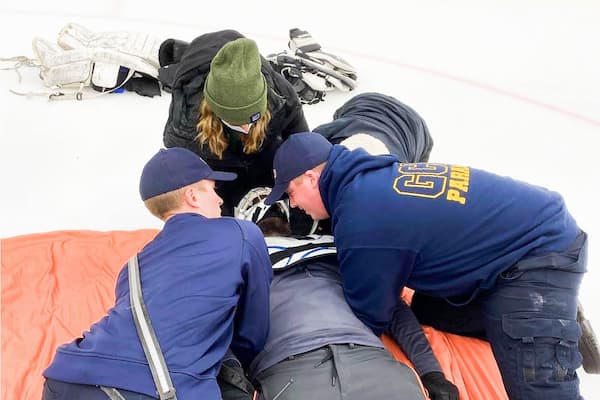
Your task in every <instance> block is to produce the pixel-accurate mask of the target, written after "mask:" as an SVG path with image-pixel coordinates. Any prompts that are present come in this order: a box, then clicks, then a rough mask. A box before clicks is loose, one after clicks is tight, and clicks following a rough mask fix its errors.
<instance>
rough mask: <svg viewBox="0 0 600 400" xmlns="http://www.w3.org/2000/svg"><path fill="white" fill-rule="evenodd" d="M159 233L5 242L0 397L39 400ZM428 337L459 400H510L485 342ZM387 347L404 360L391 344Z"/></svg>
mask: <svg viewBox="0 0 600 400" xmlns="http://www.w3.org/2000/svg"><path fill="white" fill-rule="evenodd" d="M154 235H156V231H155V230H138V231H113V232H95V231H60V232H50V233H42V234H34V235H26V236H18V237H14V238H8V239H3V240H2V242H1V243H0V261H1V264H2V273H1V276H0V280H1V286H2V297H1V303H0V306H1V310H2V320H1V324H0V329H1V337H2V343H1V344H2V348H1V356H2V357H1V358H2V360H1V365H2V369H1V371H0V374H1V382H0V385H1V388H2V393H1V396H0V398H2V399H20V400H34V399H35V400H38V399H40V398H41V393H42V385H43V378H42V375H41V373H42V371H43V370H44V369H45V368H46V366H47V365H48V364H49V363H50V362H51V360H52V357H53V356H54V351H55V349H56V347H57V346H58V345H60V344H62V343H65V342H69V341H71V340H73V339H74V338H75V337H78V336H81V333H82V332H83V331H85V330H87V329H88V328H89V326H90V325H91V324H92V323H93V322H95V321H97V320H99V319H100V318H102V316H104V314H105V313H106V310H107V309H108V308H109V307H111V306H112V305H113V303H114V286H115V279H116V277H117V274H118V273H119V271H120V269H121V268H122V267H123V265H124V264H125V262H126V261H127V259H128V258H129V257H130V256H131V255H133V254H134V253H135V252H137V251H138V250H139V249H141V248H142V247H143V246H144V245H145V244H146V243H148V242H149V241H150V240H152V238H153V237H154ZM425 333H426V335H427V337H428V339H429V341H430V342H431V344H432V347H433V350H434V352H435V354H436V355H437V357H438V360H439V361H440V363H441V365H442V368H443V369H444V371H445V373H446V376H447V377H448V378H449V379H450V380H451V381H453V382H454V383H455V384H456V385H457V386H458V388H459V390H460V392H461V400H480V399H485V400H495V399H507V396H506V393H505V391H504V387H503V385H502V381H501V379H500V374H499V372H498V368H497V366H496V363H495V361H494V359H493V356H492V353H491V350H490V347H489V345H488V344H487V343H485V342H483V341H479V340H476V339H469V338H463V337H459V336H456V335H450V334H445V333H441V332H439V331H435V330H434V329H431V328H429V327H425ZM384 343H385V344H386V346H387V348H388V349H389V350H390V351H391V352H392V353H393V354H394V356H395V357H396V358H398V359H399V360H402V361H405V362H406V361H407V360H406V357H405V356H404V354H402V352H401V351H400V350H399V349H398V347H397V346H396V345H395V344H394V343H393V341H391V340H389V339H388V338H384ZM407 363H408V362H407ZM408 364H410V363H408Z"/></svg>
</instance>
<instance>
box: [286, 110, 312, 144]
mask: <svg viewBox="0 0 600 400" xmlns="http://www.w3.org/2000/svg"><path fill="white" fill-rule="evenodd" d="M287 121H289V122H288V123H287V124H286V125H284V126H283V128H282V130H281V137H282V138H283V140H285V139H287V138H288V137H289V136H290V135H291V134H293V133H299V132H306V131H308V123H307V122H306V117H305V116H304V110H303V109H302V104H300V102H298V103H296V104H294V105H293V106H292V107H291V109H290V114H289V116H288V118H287Z"/></svg>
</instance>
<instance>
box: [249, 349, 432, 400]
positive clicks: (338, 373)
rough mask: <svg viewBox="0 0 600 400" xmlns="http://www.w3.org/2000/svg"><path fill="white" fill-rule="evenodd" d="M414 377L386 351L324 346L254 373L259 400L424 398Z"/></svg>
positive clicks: (412, 399)
mask: <svg viewBox="0 0 600 400" xmlns="http://www.w3.org/2000/svg"><path fill="white" fill-rule="evenodd" d="M417 379H418V378H417V375H416V374H415V373H414V372H413V371H412V370H411V369H410V368H409V367H407V366H406V365H404V364H402V363H400V362H398V361H396V360H395V359H394V358H393V357H392V355H391V354H390V353H389V352H388V351H387V350H385V349H380V348H377V347H369V346H359V345H354V344H339V345H328V346H325V347H321V348H320V349H317V350H313V351H310V352H307V353H303V354H299V355H297V356H292V357H289V358H288V359H286V360H284V361H282V362H279V363H277V364H276V365H274V366H272V367H270V368H268V369H266V370H265V371H263V372H261V373H260V374H258V375H257V376H256V381H257V382H258V383H259V384H260V396H259V399H261V400H288V399H306V400H317V399H319V400H329V399H331V400H333V399H335V400H340V399H343V400H354V399H356V400H364V399H370V400H377V399H403V400H424V399H425V397H424V395H423V392H422V391H421V387H420V385H419V382H418V380H417Z"/></svg>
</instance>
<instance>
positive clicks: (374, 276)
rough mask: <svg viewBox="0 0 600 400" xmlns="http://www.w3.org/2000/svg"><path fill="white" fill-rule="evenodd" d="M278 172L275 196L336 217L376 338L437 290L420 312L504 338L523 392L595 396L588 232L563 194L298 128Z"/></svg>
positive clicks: (497, 340) (502, 363) (358, 299)
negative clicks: (585, 284) (588, 348)
mask: <svg viewBox="0 0 600 400" xmlns="http://www.w3.org/2000/svg"><path fill="white" fill-rule="evenodd" d="M273 166H274V174H275V185H274V187H273V190H272V192H271V194H270V195H269V196H268V198H267V199H266V201H265V203H266V204H273V203H274V202H276V201H277V200H279V199H280V198H281V197H283V196H284V195H288V196H289V201H290V205H291V206H293V207H299V208H301V209H303V210H304V211H305V212H306V213H308V214H309V215H311V216H312V217H313V218H314V219H326V218H331V227H332V232H333V236H334V238H335V244H336V247H337V257H338V260H339V263H340V271H341V275H342V282H343V289H344V293H345V296H346V299H347V301H348V304H349V305H350V306H351V307H352V309H353V311H354V312H355V313H356V315H357V316H358V317H359V318H360V319H361V320H362V321H363V322H364V323H365V324H366V325H367V326H369V327H370V328H371V329H372V330H373V332H374V333H375V334H377V335H379V334H380V333H381V332H383V331H384V330H385V329H387V327H388V325H389V323H390V321H391V319H392V315H393V310H394V308H395V307H396V305H397V303H398V301H399V293H400V290H401V289H402V288H403V287H404V286H408V287H411V288H413V289H415V291H416V293H417V294H418V293H421V294H422V295H423V296H422V297H421V299H420V300H419V299H418V298H417V299H416V300H417V301H416V303H417V304H418V303H419V302H421V306H420V307H417V306H415V301H414V300H413V306H414V307H413V310H414V311H415V314H416V315H417V317H420V312H419V311H423V310H424V311H425V312H424V317H425V318H427V322H426V323H428V324H430V325H432V326H434V327H436V328H438V329H442V330H446V331H450V332H454V333H461V334H466V333H468V334H472V335H476V336H480V337H484V338H485V339H487V340H488V341H489V342H490V344H491V346H492V349H493V352H494V356H495V358H496V360H497V362H498V366H499V368H500V372H501V374H502V378H503V381H504V385H505V387H506V391H507V393H508V396H509V398H510V399H511V400H515V399H527V400H535V399H543V400H550V399H574V400H575V399H580V398H581V396H580V394H579V379H578V376H577V373H576V370H577V369H578V368H579V367H580V366H581V363H582V356H581V354H580V352H579V350H578V342H579V339H580V337H581V332H582V331H581V328H580V326H579V324H578V323H577V320H576V310H577V295H578V290H579V286H580V283H581V280H582V278H583V274H584V273H585V271H586V264H587V235H586V234H585V232H583V231H582V230H581V229H580V228H579V227H578V226H577V223H576V222H575V220H574V218H573V217H572V216H571V214H570V213H569V211H568V210H567V208H566V206H565V203H564V201H563V199H562V197H561V196H560V195H559V194H558V193H555V192H552V191H550V190H547V189H544V188H541V187H538V186H534V185H530V184H527V183H524V182H520V181H517V180H514V179H511V178H508V177H502V176H498V175H495V174H492V173H489V172H486V171H483V170H479V169H475V168H471V167H467V166H460V165H450V164H442V163H400V162H399V161H398V159H397V157H395V156H391V155H380V156H372V155H370V154H368V153H367V152H366V151H364V150H362V149H356V150H353V151H351V150H348V149H347V148H346V147H344V146H340V145H332V144H331V143H329V142H328V141H327V140H326V139H325V138H324V137H323V136H321V135H319V134H316V133H312V132H306V133H298V134H295V135H291V136H290V137H289V138H288V139H287V140H286V141H285V142H284V143H283V144H282V145H281V147H280V148H279V149H278V150H277V153H276V154H275V158H274V163H273ZM423 304H425V306H423ZM457 321H463V322H464V323H461V324H459V323H457ZM467 328H468V332H466V330H467Z"/></svg>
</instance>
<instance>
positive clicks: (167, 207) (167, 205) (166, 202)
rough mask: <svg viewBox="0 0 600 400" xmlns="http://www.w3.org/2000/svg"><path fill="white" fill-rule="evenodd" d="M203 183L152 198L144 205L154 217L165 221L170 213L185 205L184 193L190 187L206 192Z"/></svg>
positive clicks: (196, 183)
mask: <svg viewBox="0 0 600 400" xmlns="http://www.w3.org/2000/svg"><path fill="white" fill-rule="evenodd" d="M201 182H202V181H200V182H195V183H192V184H190V185H187V186H184V187H181V188H179V189H175V190H171V191H170V192H166V193H162V194H159V195H158V196H154V197H150V198H149V199H146V200H145V201H144V205H145V206H146V208H147V209H148V211H150V213H151V214H152V215H154V216H155V217H158V218H160V219H164V218H165V217H166V216H167V215H168V214H169V213H171V212H172V211H174V210H177V209H178V208H179V207H181V205H182V204H183V192H184V191H185V190H186V189H187V188H188V187H190V186H192V187H195V188H196V189H198V190H204V187H203V186H202V184H201Z"/></svg>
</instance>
